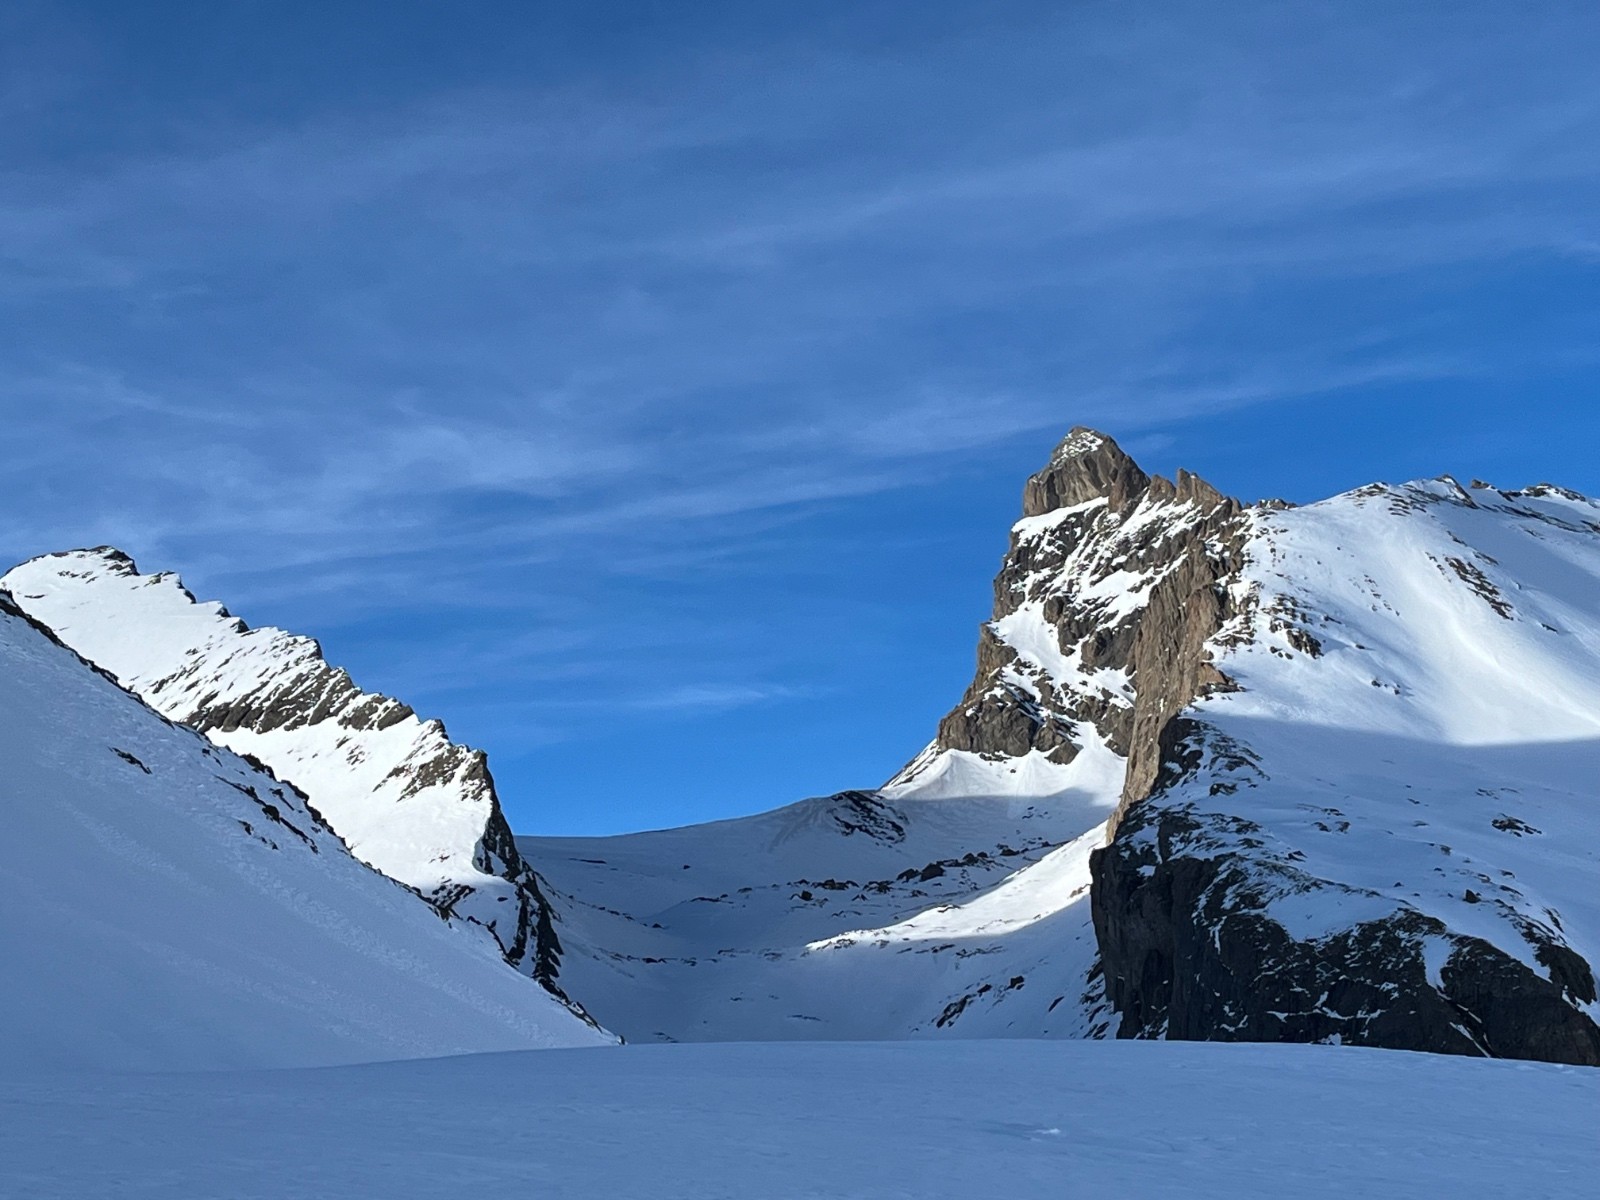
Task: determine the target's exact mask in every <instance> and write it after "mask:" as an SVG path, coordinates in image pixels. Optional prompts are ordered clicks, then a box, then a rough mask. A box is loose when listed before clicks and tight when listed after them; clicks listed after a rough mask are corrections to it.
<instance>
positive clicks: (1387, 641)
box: [1095, 478, 1600, 1064]
mask: <svg viewBox="0 0 1600 1200" xmlns="http://www.w3.org/2000/svg"><path fill="white" fill-rule="evenodd" d="M1249 522H1250V524H1249V533H1248V539H1247V543H1246V551H1247V559H1248V562H1247V565H1246V566H1245V568H1244V569H1243V570H1242V571H1241V572H1240V574H1239V576H1238V577H1237V578H1236V579H1235V580H1234V581H1232V582H1231V583H1230V584H1229V585H1228V586H1229V589H1230V602H1229V606H1228V607H1229V609H1230V610H1231V615H1230V616H1229V617H1228V619H1227V620H1226V621H1225V622H1224V623H1223V624H1222V626H1221V627H1220V628H1219V629H1218V631H1217V633H1216V634H1215V635H1214V636H1213V637H1212V639H1211V641H1210V650H1211V654H1212V656H1213V658H1214V659H1215V662H1216V666H1217V667H1218V668H1219V669H1220V670H1221V672H1222V673H1223V674H1224V675H1225V676H1226V678H1227V681H1228V682H1227V684H1226V685H1225V686H1224V687H1222V688H1219V689H1216V690H1214V691H1213V692H1212V693H1211V694H1209V695H1207V696H1206V697H1204V698H1202V699H1200V700H1199V701H1198V702H1197V703H1195V704H1194V705H1193V706H1192V707H1190V708H1189V709H1188V710H1187V711H1186V712H1185V713H1184V714H1183V715H1182V716H1181V717H1180V718H1179V719H1178V720H1177V721H1176V722H1174V723H1173V724H1172V726H1171V727H1170V729H1169V731H1168V734H1167V736H1166V738H1165V743H1166V745H1167V748H1168V758H1167V764H1166V769H1165V772H1164V774H1163V777H1162V778H1161V779H1159V780H1158V781H1157V783H1156V788H1155V791H1154V794H1153V795H1151V796H1149V797H1148V798H1139V797H1130V798H1129V802H1128V806H1127V809H1126V814H1125V815H1124V816H1123V818H1122V820H1121V822H1120V824H1119V826H1118V828H1117V834H1116V837H1115V839H1114V840H1113V842H1112V844H1111V846H1110V847H1109V848H1108V849H1107V850H1106V851H1105V852H1104V853H1103V855H1102V856H1101V857H1100V861H1099V864H1098V866H1097V868H1096V884H1095V887H1096V910H1097V912H1096V916H1097V921H1098V924H1099V929H1100V935H1101V936H1100V940H1101V944H1102V947H1103V948H1104V949H1105V951H1106V955H1107V970H1108V975H1109V977H1110V979H1111V993H1112V997H1113V999H1114V1000H1115V1001H1116V1004H1117V1007H1118V1008H1119V1010H1120V1011H1121V1012H1122V1014H1123V1015H1122V1021H1121V1026H1122V1030H1123V1032H1125V1033H1130V1034H1138V1035H1141V1036H1159V1035H1162V1034H1166V1035H1167V1036H1173V1037H1197V1036H1198V1037H1238V1038H1248V1039H1265V1040H1278V1039H1284V1040H1340V1041H1357V1042H1368V1043H1375V1044H1380V1045H1401V1046H1408V1047H1413V1048H1424V1049H1436V1050H1452V1051H1456V1052H1460V1053H1473V1052H1487V1053H1494V1054H1506V1055H1514V1056H1518V1057H1534V1058H1549V1059H1556V1060H1561V1061H1570V1062H1586V1063H1594V1064H1600V1027H1597V1026H1596V1024H1595V1018H1597V1017H1600V1007H1597V1005H1596V995H1595V981H1594V974H1593V969H1592V966H1591V964H1593V963H1595V962H1597V961H1600V505H1597V504H1595V503H1594V502H1593V501H1590V500H1587V499H1584V498H1583V497H1580V496H1577V495H1575V494H1573V493H1570V492H1564V491H1561V490H1559V489H1555V488H1551V487H1539V488H1533V489H1530V490H1527V491H1523V492H1501V491H1497V490H1495V489H1494V488H1491V487H1489V486H1488V485H1484V484H1474V485H1473V486H1472V487H1471V488H1464V487H1461V486H1460V485H1459V484H1457V483H1456V482H1454V481H1453V480H1450V479H1448V478H1445V479H1438V480H1430V481H1423V482H1419V483H1413V484H1408V485H1405V486H1401V487H1386V486H1374V487H1367V488H1362V489H1359V490H1357V491H1355V492H1351V493H1349V494H1347V495H1343V496H1339V497H1336V498H1334V499H1332V500H1328V501H1324V502H1322V503H1319V504H1314V505H1311V506H1308V507H1306V508H1301V509H1290V510H1284V511H1274V510H1265V509H1264V510H1260V511H1258V512H1256V513H1253V514H1251V515H1250V518H1249Z"/></svg>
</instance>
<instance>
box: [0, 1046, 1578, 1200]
mask: <svg viewBox="0 0 1600 1200" xmlns="http://www.w3.org/2000/svg"><path fill="white" fill-rule="evenodd" d="M1597 1128H1600V1071H1594V1070H1587V1069H1584V1068H1579V1067H1556V1066H1547V1065H1541V1064H1531V1063H1504V1062H1492V1061H1484V1060H1474V1059H1457V1058H1443V1057H1433V1056H1427V1055H1410V1054H1401V1053H1394V1052H1385V1051H1376V1050H1356V1049H1350V1048H1341V1049H1334V1048H1331V1047H1322V1046H1222V1045H1198V1044H1181V1043H1166V1044H1152V1043H1148V1042H1054V1043H1041V1042H1034V1043H1023V1042H998V1041H991V1042H967V1043H961V1044H941V1045H930V1044H926V1043H923V1044H916V1043H899V1044H892V1045H884V1044H866V1043H857V1044H854V1045H837V1044H822V1043H813V1044H809V1045H792V1044H791V1045H722V1046H631V1047H623V1048H621V1049H613V1050H558V1051H548V1052H543V1053H538V1054H496V1055H485V1056H478V1057H469V1058H457V1059H442V1060H435V1061H424V1062H405V1063H389V1064H381V1065H373V1066H360V1067H342V1068H337V1069H331V1070H321V1071H282V1072H252V1073H226V1074H196V1075H172V1074H169V1075H103V1074H81V1075H51V1076H30V1075H18V1074H16V1073H7V1074H0V1164H4V1166H3V1168H0V1196H4V1197H7V1198H9V1197H17V1198H18V1200H21V1198H23V1197H26V1198H27V1200H100V1198H104V1200H170V1198H171V1197H175V1196H182V1197H190V1196H195V1197H199V1196H204V1197H224V1196H225V1197H228V1198H229V1200H326V1198H328V1197H334V1196H337V1197H342V1198H345V1200H366V1198H368V1197H371V1198H373V1200H397V1198H401V1200H458V1198H459V1197H461V1196H516V1197H522V1196H526V1197H559V1198H560V1200H1000V1198H1002V1197H1003V1198H1005V1200H1062V1198H1064V1197H1080V1196H1081V1197H1126V1198H1128V1200H1146V1198H1151V1200H1154V1198H1165V1197H1182V1198H1183V1200H1284V1198H1285V1197H1296V1198H1299V1200H1321V1198H1327V1200H1352V1198H1357V1197H1374V1198H1387V1197H1408V1198H1413V1200H1435V1198H1437V1200H1446V1198H1448V1200H1507V1198H1508V1197H1516V1198H1518V1200H1568V1198H1570V1200H1579V1198H1583V1200H1588V1198H1590V1197H1593V1196H1594V1194H1595V1181H1596V1176H1597V1172H1600V1141H1597V1140H1596V1137H1595V1130H1596V1129H1597Z"/></svg>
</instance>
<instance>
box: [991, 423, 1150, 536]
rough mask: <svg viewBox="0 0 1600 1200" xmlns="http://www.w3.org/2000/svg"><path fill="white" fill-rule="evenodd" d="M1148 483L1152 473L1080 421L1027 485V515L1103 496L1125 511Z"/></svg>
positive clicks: (1024, 495)
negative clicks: (1147, 472) (1149, 473)
mask: <svg viewBox="0 0 1600 1200" xmlns="http://www.w3.org/2000/svg"><path fill="white" fill-rule="evenodd" d="M1149 486H1150V477H1149V476H1148V475H1146V474H1145V473H1144V472H1143V471H1141V470H1140V469H1139V464H1138V463H1136V462H1134V461H1133V459H1131V458H1129V457H1128V455H1127V453H1126V452H1124V451H1123V449H1122V447H1121V446H1119V445H1117V443H1116V442H1115V441H1113V440H1112V439H1111V438H1109V437H1107V436H1106V435H1105V434H1103V433H1100V432H1099V431H1097V430H1094V429H1089V428H1087V427H1085V426H1083V425H1079V426H1076V427H1074V429H1073V430H1072V432H1071V433H1069V434H1067V436H1066V437H1065V438H1064V439H1063V440H1062V442H1061V444H1060V445H1058V446H1057V447H1056V449H1055V453H1054V454H1052V455H1051V456H1050V463H1049V465H1048V466H1046V467H1045V469H1044V470H1042V471H1040V472H1039V473H1038V474H1036V475H1034V476H1033V477H1032V478H1030V479H1029V480H1028V482H1027V484H1026V485H1024V487H1023V490H1022V514H1023V516H1025V517H1038V516H1043V515H1044V514H1045V513H1049V512H1055V511H1056V510H1057V509H1061V508H1071V507H1073V506H1074V505H1078V504H1087V503H1088V502H1089V501H1091V500H1099V499H1104V500H1106V501H1108V502H1109V503H1110V505H1111V507H1112V508H1114V509H1116V510H1117V511H1119V512H1120V511H1122V510H1124V509H1127V508H1129V507H1131V506H1132V505H1133V504H1136V503H1137V502H1138V500H1139V497H1140V496H1142V495H1143V494H1144V492H1145V489H1146V488H1148V487H1149Z"/></svg>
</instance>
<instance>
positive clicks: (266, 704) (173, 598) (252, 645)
mask: <svg viewBox="0 0 1600 1200" xmlns="http://www.w3.org/2000/svg"><path fill="white" fill-rule="evenodd" d="M0 586H4V587H6V588H8V589H9V590H10V591H11V592H12V594H13V595H14V596H15V598H16V600H17V602H18V603H19V604H20V605H21V606H22V607H23V608H24V610H25V611H27V612H28V613H29V614H30V615H31V616H33V617H35V618H36V619H38V620H39V621H41V622H43V623H44V624H45V625H47V626H49V627H50V628H51V629H52V630H54V632H55V633H56V634H57V636H59V637H60V638H61V639H62V640H63V641H64V642H66V643H67V644H68V645H69V646H71V647H72V648H73V649H74V650H76V651H78V653H80V654H82V655H83V656H84V657H85V658H87V659H89V660H90V661H91V662H93V663H95V664H96V665H97V666H99V667H102V668H103V669H105V670H107V671H109V672H111V673H112V674H113V675H115V676H116V677H117V679H118V680H120V681H121V682H122V683H123V685H124V686H126V687H128V688H129V689H130V690H132V691H134V692H135V693H137V694H138V695H139V696H141V697H143V698H144V699H145V700H146V701H147V702H148V703H149V704H151V705H152V706H153V707H155V708H156V709H157V710H158V711H159V712H161V713H162V714H163V715H165V716H167V717H170V718H172V719H173V720H175V721H180V722H182V723H184V724H187V725H190V726H192V727H194V728H195V729H198V730H200V731H201V732H203V733H205V734H206V735H207V736H208V737H209V738H210V739H211V740H212V741H213V742H215V743H217V744H218V745H222V746H227V747H229V748H230V749H233V750H236V751H238V752H240V753H242V754H248V755H251V756H253V757H255V758H257V759H259V760H261V761H262V762H264V763H266V764H267V765H268V766H269V767H271V768H272V769H273V770H274V771H275V772H276V773H277V774H278V775H279V776H280V777H282V778H284V779H286V780H288V781H290V782H291V783H293V784H294V785H295V786H296V787H298V788H300V789H301V790H302V791H303V792H305V793H306V794H307V795H308V796H310V797H311V798H312V800H313V802H314V803H315V804H316V805H317V807H318V808H319V809H320V810H321V811H322V813H323V815H324V816H325V817H326V818H327V820H328V822H329V824H331V825H332V826H333V828H334V829H335V830H336V831H337V832H338V834H339V836H340V837H342V838H343V839H344V841H345V843H346V844H347V845H348V846H349V847H350V850H351V852H352V853H354V854H355V855H356V857H358V858H360V859H361V860H362V861H363V862H365V863H368V864H369V865H371V866H373V867H376V868H377V869H378V870H379V871H382V872H383V873H384V874H385V875H388V876H390V877H391V878H393V879H398V880H400V881H401V882H402V883H405V884H407V885H409V886H411V887H414V888H416V889H418V890H419V891H420V892H422V893H423V894H424V895H425V896H427V897H428V899H429V900H430V901H431V902H432V903H433V904H434V905H435V906H436V907H437V908H438V909H439V910H440V911H441V912H442V913H444V914H445V915H446V916H447V917H449V918H450V919H451V920H452V922H453V923H455V924H456V925H457V926H459V927H461V928H463V929H464V930H466V931H468V932H469V933H474V934H475V935H476V936H479V937H481V938H483V940H485V941H489V942H491V943H492V944H493V945H494V946H495V947H496V948H497V949H498V950H499V952H500V953H501V954H502V955H503V956H504V957H505V958H506V960H507V961H508V962H510V963H511V964H512V965H513V966H516V967H517V968H518V969H520V970H522V971H524V972H526V973H528V974H530V975H532V976H533V977H534V978H536V979H538V980H539V981H540V982H541V983H543V984H544V985H545V986H546V987H548V988H549V989H550V990H551V991H552V992H555V993H556V994H557V995H560V994H561V992H560V989H559V988H558V987H557V986H556V984H555V979H556V975H557V973H558V970H559V953H560V945H559V942H558V941H557V939H556V935H555V932H554V929H553V927H552V924H551V919H550V913H549V910H548V906H547V905H546V903H545V901H544V898H543V895H542V894H541V892H540V890H539V884H538V879H537V877H536V876H535V874H534V872H533V870H532V868H531V867H530V866H529V865H528V864H527V863H525V862H524V861H523V860H522V858H521V856H520V855H519V854H518V853H517V849H516V845H515V843H514V842H513V840H512V837H511V831H510V829H509V827H508V826H507V825H506V823H505V818H504V817H503V816H502V815H501V812H500V805H499V800H498V798H497V797H496V795H495V789H494V781H493V780H492V779H491V777H490V775H489V769H488V764H487V761H486V759H485V757H484V755H483V753H482V752H481V751H477V750H471V749H468V748H467V747H464V746H460V745H457V744H455V743H454V742H452V741H451V740H450V738H449V737H448V735H447V734H446V733H445V729H444V726H443V724H441V723H440V722H439V721H424V720H421V719H419V718H418V717H417V716H416V715H415V713H413V712H412V710H411V709H410V708H408V707H407V706H405V705H403V704H401V703H399V702H398V701H396V700H392V699H389V698H388V697H386V696H379V695H374V694H372V693H369V692H363V691H361V690H360V689H359V688H357V687H356V685H355V684H354V683H353V682H352V681H351V679H350V677H349V675H347V674H346V673H345V672H344V671H342V670H339V669H337V668H334V667H331V666H329V665H328V663H327V662H325V661H324V660H323V657H322V652H321V649H320V648H319V647H318V645H317V643H316V642H314V641H312V640H311V639H310V638H305V637H297V636H294V635H292V634H289V633H285V632H284V631H283V630H281V629H272V628H261V629H251V628H249V627H248V626H247V625H246V624H245V623H244V622H243V621H241V620H238V619H237V618H235V617H233V616H232V615H231V614H230V613H229V612H228V611H227V610H226V609H225V608H223V607H222V606H221V605H220V604H216V603H199V602H197V601H196V600H195V598H194V596H192V595H191V594H190V593H189V592H188V591H187V590H186V589H185V588H184V586H183V584H182V583H181V581H180V580H179V579H178V578H177V576H175V575H172V574H170V573H164V574H157V575H142V574H140V573H139V571H138V569H137V568H136V567H135V565H134V563H133V560H132V559H130V558H129V557H128V556H127V555H125V554H122V553H121V552H120V551H117V550H113V549H111V548H109V547H100V548H98V549H94V550H77V551H71V552H68V553H64V554H50V555H45V556H43V557H41V558H35V559H33V560H31V561H29V562H26V563H23V564H22V565H21V566H19V567H16V568H14V569H13V570H11V571H10V572H9V573H8V574H7V575H6V576H5V577H4V579H0Z"/></svg>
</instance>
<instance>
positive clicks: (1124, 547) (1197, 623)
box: [913, 426, 1242, 793]
mask: <svg viewBox="0 0 1600 1200" xmlns="http://www.w3.org/2000/svg"><path fill="white" fill-rule="evenodd" d="M1093 501H1104V502H1105V503H1104V504H1095V503H1091V502H1093ZM1079 509H1081V511H1073V510H1079ZM1135 510H1140V511H1148V512H1149V514H1150V516H1151V518H1152V519H1150V520H1147V521H1141V522H1130V521H1129V520H1128V519H1127V518H1128V517H1129V516H1130V515H1131V514H1132V513H1133V512H1134V511H1135ZM1240 511H1241V510H1240V506H1239V504H1238V502H1237V501H1235V500H1231V499H1229V498H1228V497H1226V496H1224V495H1222V494H1221V493H1220V492H1218V491H1217V490H1216V489H1215V488H1213V487H1212V486H1211V485H1210V484H1208V483H1206V482H1205V481H1204V480H1202V479H1200V478H1199V477H1198V476H1196V475H1192V474H1190V473H1189V472H1188V471H1179V472H1178V474H1177V482H1176V483H1174V482H1173V481H1172V480H1169V479H1164V478H1162V477H1161V476H1151V475H1147V474H1146V473H1145V472H1144V471H1143V470H1141V469H1140V467H1139V465H1138V464H1137V463H1136V462H1134V461H1133V459H1132V458H1131V457H1130V456H1129V455H1128V454H1127V453H1126V452H1125V451H1124V450H1123V449H1122V448H1121V447H1120V446H1118V445H1117V443H1116V442H1115V441H1114V440H1113V439H1111V438H1110V437H1108V436H1106V435H1105V434H1103V433H1100V432H1098V431H1096V430H1093V429H1088V428H1085V427H1083V426H1078V427H1076V428H1074V429H1073V430H1072V432H1071V433H1069V434H1068V435H1067V436H1066V438H1065V439H1064V440H1063V441H1062V442H1061V444H1060V445H1058V446H1057V447H1056V449H1055V452H1054V453H1053V454H1052V455H1051V456H1050V461H1049V463H1048V464H1047V465H1046V466H1045V468H1044V469H1043V470H1042V471H1040V472H1038V474H1036V475H1034V476H1033V477H1032V478H1031V479H1029V480H1028V482H1027V485H1026V487H1025V489H1024V491H1023V516H1024V520H1023V522H1022V523H1021V524H1019V525H1017V526H1016V527H1015V528H1014V529H1013V530H1012V535H1011V546H1010V549H1009V551H1008V552H1007V555H1006V559H1005V562H1004V563H1003V565H1002V566H1001V569H1000V574H999V576H998V577H997V578H996V580H995V608H994V614H993V617H992V618H991V619H990V621H989V622H988V623H986V624H985V625H984V627H983V629H982V631H981V633H980V635H979V643H978V670H977V673H976V676H975V677H974V679H973V682H972V685H971V687H969V688H968V689H967V693H966V694H965V695H964V696H963V697H962V699H961V702H960V703H959V704H957V705H956V707H955V708H954V709H953V710H952V711H951V712H950V713H949V714H948V715H946V717H945V718H944V720H943V721H941V722H940V724H939V731H938V734H937V736H936V738H935V741H934V749H935V752H938V751H961V752H965V753H969V754H976V755H979V756H981V757H983V758H986V759H989V760H1005V759H1015V758H1018V757H1021V756H1024V755H1027V754H1029V753H1030V752H1038V753H1040V754H1042V755H1044V756H1045V757H1046V758H1047V759H1048V760H1049V761H1050V762H1053V763H1057V764H1065V763H1068V762H1071V761H1072V759H1073V758H1074V757H1075V756H1076V755H1077V753H1078V752H1079V750H1080V749H1081V747H1082V744H1083V738H1084V737H1085V736H1097V737H1099V738H1100V739H1102V740H1103V741H1104V743H1105V744H1106V745H1107V746H1108V747H1109V748H1110V749H1112V750H1113V751H1114V752H1116V753H1118V754H1122V755H1125V756H1127V757H1128V760H1129V780H1130V786H1131V787H1132V788H1133V790H1134V791H1135V792H1139V793H1142V792H1143V791H1144V790H1146V789H1147V788H1148V787H1149V785H1150V783H1151V782H1152V781H1153V779H1154V777H1155V773H1156V769H1157V767H1158V766H1159V762H1160V748H1159V745H1158V744H1157V743H1158V738H1159V733H1160V730H1161V729H1162V728H1163V727H1164V726H1165V724H1166V721H1167V720H1168V718H1170V716H1171V715H1172V713H1173V712H1175V711H1177V710H1178V709H1179V708H1181V707H1182V706H1183V705H1185V704H1187V703H1188V702H1189V701H1190V700H1192V699H1193V698H1194V697H1195V696H1196V695H1197V694H1199V693H1200V692H1201V691H1202V690H1203V689H1205V688H1208V687H1212V686H1216V685H1218V684H1219V683H1221V682H1222V681H1221V679H1220V677H1219V676H1217V674H1216V672H1215V671H1214V670H1212V669H1211V668H1210V666H1209V663H1208V661H1207V659H1206V656H1205V654H1204V651H1203V647H1204V644H1205V641H1206V639H1207V638H1208V637H1210V636H1211V635H1212V634H1213V633H1215V632H1216V630H1217V629H1218V628H1219V627H1220V625H1221V623H1222V622H1223V620H1224V619H1225V617H1226V615H1227V614H1226V611H1225V608H1226V604H1225V593H1224V591H1223V590H1222V589H1220V588H1219V586H1218V584H1219V582H1220V581H1221V580H1223V579H1224V578H1225V577H1228V576H1229V575H1231V573H1232V572H1234V571H1236V570H1237V568H1238V566H1239V555H1238V548H1239V543H1240V538H1241V536H1242V527H1241V526H1240V525H1239V518H1240ZM1051 514H1055V515H1054V516H1051ZM1040 517H1050V519H1049V520H1046V521H1042V522H1041V521H1037V520H1030V518H1040ZM1114 581H1117V582H1114ZM1108 589H1109V590H1108ZM1041 647H1044V648H1047V649H1044V650H1041ZM1119 675H1120V677H1121V678H1122V679H1124V680H1125V681H1126V686H1125V687H1120V688H1119V687H1113V686H1111V685H1110V684H1109V683H1108V680H1111V679H1114V678H1116V677H1117V676H1119ZM913 765H915V764H913Z"/></svg>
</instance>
